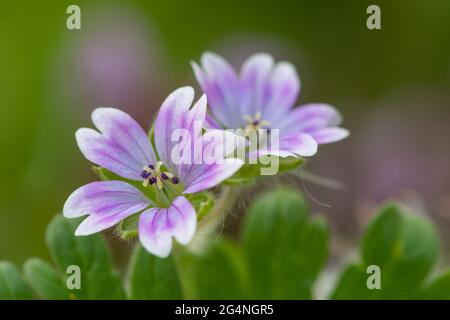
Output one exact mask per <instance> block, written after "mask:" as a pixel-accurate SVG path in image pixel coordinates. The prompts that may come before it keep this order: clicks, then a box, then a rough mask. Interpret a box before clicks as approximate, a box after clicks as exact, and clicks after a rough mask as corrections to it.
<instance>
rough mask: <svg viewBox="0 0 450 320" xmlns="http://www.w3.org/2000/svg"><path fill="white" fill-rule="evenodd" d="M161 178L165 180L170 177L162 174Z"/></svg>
mask: <svg viewBox="0 0 450 320" xmlns="http://www.w3.org/2000/svg"><path fill="white" fill-rule="evenodd" d="M161 178H163V179H164V180H167V179H169V177H168V176H167V174H165V173H164V172H163V173H161Z"/></svg>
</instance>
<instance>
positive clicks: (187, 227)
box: [139, 196, 197, 258]
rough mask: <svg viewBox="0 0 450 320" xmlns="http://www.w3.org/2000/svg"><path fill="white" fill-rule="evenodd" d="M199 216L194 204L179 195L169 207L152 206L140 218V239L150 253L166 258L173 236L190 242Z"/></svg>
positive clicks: (180, 240)
mask: <svg viewBox="0 0 450 320" xmlns="http://www.w3.org/2000/svg"><path fill="white" fill-rule="evenodd" d="M196 225H197V217H196V213H195V209H194V207H193V206H192V204H191V203H190V202H189V201H188V200H187V199H186V198H185V197H183V196H179V197H177V198H176V199H175V200H174V201H173V203H172V205H171V206H170V207H169V208H152V209H149V210H146V211H144V212H143V213H142V214H141V216H140V218H139V240H140V241H141V243H142V245H143V246H144V247H145V249H147V251H149V252H150V253H152V254H154V255H156V256H158V257H161V258H165V257H167V256H168V255H169V254H170V251H171V249H172V237H175V239H176V240H177V241H178V242H179V243H181V244H188V243H189V242H190V241H191V239H192V237H193V236H194V233H195V228H196Z"/></svg>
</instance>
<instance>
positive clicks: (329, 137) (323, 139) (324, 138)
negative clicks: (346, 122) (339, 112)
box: [311, 127, 350, 144]
mask: <svg viewBox="0 0 450 320" xmlns="http://www.w3.org/2000/svg"><path fill="white" fill-rule="evenodd" d="M349 134H350V132H349V131H348V130H347V129H344V128H339V127H332V128H323V129H318V130H315V131H313V132H311V136H312V137H313V138H314V139H315V140H316V141H317V143H318V144H326V143H332V142H336V141H340V140H343V139H345V138H347V137H348V135H349Z"/></svg>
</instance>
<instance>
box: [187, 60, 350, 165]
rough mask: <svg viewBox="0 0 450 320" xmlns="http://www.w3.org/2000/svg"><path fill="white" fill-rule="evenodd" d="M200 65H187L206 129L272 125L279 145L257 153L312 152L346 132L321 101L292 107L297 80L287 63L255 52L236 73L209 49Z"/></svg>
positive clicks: (292, 154) (285, 153)
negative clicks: (199, 93)
mask: <svg viewBox="0 0 450 320" xmlns="http://www.w3.org/2000/svg"><path fill="white" fill-rule="evenodd" d="M201 65H202V67H200V66H199V65H197V64H196V63H195V62H193V63H192V67H193V69H194V73H195V76H196V78H197V81H198V82H199V84H200V86H201V88H202V89H203V91H204V92H205V93H206V95H207V97H208V102H209V105H210V111H211V115H207V119H206V121H207V124H208V126H209V127H212V128H233V129H238V128H242V129H260V128H263V129H268V130H270V129H278V130H279V146H278V148H271V149H270V150H261V149H260V150H259V153H258V154H260V155H261V154H264V153H265V154H273V155H278V156H281V157H286V156H312V155H314V154H315V153H316V152H317V146H318V145H319V144H325V143H331V142H336V141H339V140H342V139H344V138H345V137H347V136H348V135H349V132H348V130H346V129H343V128H339V127H337V125H339V124H340V123H341V116H340V114H339V112H338V111H337V110H336V109H335V108H334V107H332V106H330V105H328V104H324V103H311V104H307V105H303V106H300V107H297V108H293V105H294V103H295V101H296V100H297V96H298V94H299V91H300V79H299V77H298V75H297V72H296V70H295V68H294V66H293V65H292V64H290V63H288V62H278V63H277V64H274V61H273V58H272V57H271V56H270V55H268V54H264V53H258V54H255V55H253V56H251V57H250V58H248V59H247V61H245V62H244V64H243V66H242V68H241V72H240V75H239V76H238V75H237V74H236V72H235V70H234V69H233V68H232V67H231V66H230V64H229V63H228V62H227V61H226V60H225V59H224V58H222V57H221V56H219V55H216V54H214V53H210V52H207V53H204V54H203V55H202V58H201Z"/></svg>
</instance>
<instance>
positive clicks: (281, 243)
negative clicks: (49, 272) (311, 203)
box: [243, 189, 328, 299]
mask: <svg viewBox="0 0 450 320" xmlns="http://www.w3.org/2000/svg"><path fill="white" fill-rule="evenodd" d="M243 245H244V252H245V255H246V257H247V261H248V265H249V269H250V270H251V272H250V278H251V283H252V287H253V293H254V298H256V299H307V298H311V286H312V284H313V281H314V279H315V278H316V277H317V275H318V273H319V272H320V270H321V268H322V267H323V265H324V263H325V261H326V256H327V252H328V228H327V227H326V225H325V223H324V222H323V221H322V220H310V219H309V218H308V214H307V208H306V205H305V202H304V200H303V198H302V197H301V195H300V194H298V193H297V192H294V191H290V190H287V189H279V190H276V191H272V192H270V193H268V194H265V195H264V196H262V197H261V198H259V199H258V200H256V201H255V202H254V204H253V206H252V207H251V209H250V212H249V213H248V214H247V217H246V219H245V223H244V226H243Z"/></svg>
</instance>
